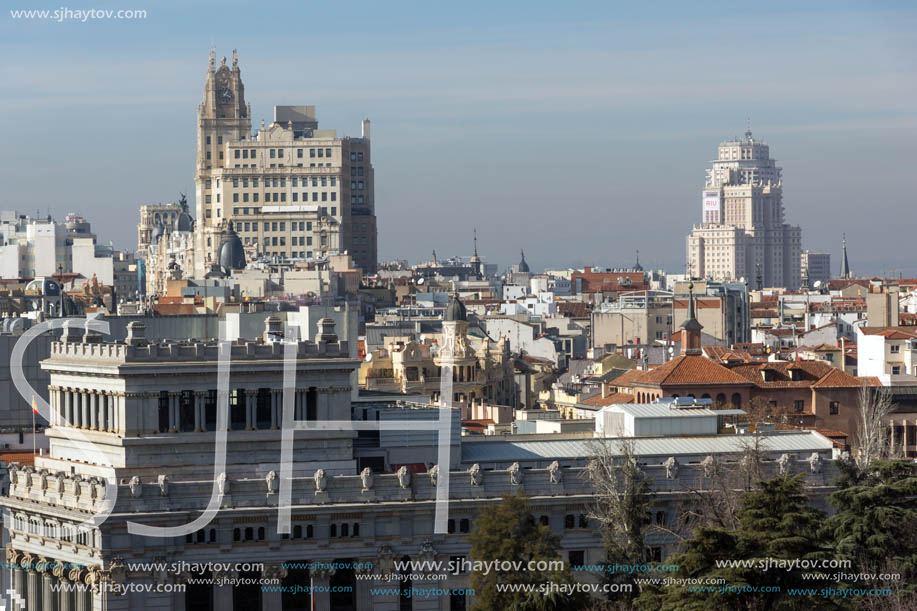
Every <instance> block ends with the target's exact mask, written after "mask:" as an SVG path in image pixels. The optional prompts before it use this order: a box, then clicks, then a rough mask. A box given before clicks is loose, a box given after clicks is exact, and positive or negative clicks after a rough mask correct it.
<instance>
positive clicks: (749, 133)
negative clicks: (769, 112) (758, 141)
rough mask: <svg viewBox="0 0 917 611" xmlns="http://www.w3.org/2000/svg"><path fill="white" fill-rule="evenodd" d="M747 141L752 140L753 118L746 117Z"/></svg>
mask: <svg viewBox="0 0 917 611" xmlns="http://www.w3.org/2000/svg"><path fill="white" fill-rule="evenodd" d="M745 139H746V140H751V118H750V117H745Z"/></svg>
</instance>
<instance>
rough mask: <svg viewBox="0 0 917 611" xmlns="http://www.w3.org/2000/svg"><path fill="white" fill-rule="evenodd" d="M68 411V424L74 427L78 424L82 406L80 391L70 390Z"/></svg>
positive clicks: (77, 426)
mask: <svg viewBox="0 0 917 611" xmlns="http://www.w3.org/2000/svg"><path fill="white" fill-rule="evenodd" d="M70 411H71V416H73V417H72V418H71V419H70V424H71V425H72V426H74V427H76V428H79V426H80V416H81V415H82V408H81V406H80V391H78V390H71V391H70Z"/></svg>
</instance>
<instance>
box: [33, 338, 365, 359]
mask: <svg viewBox="0 0 917 611" xmlns="http://www.w3.org/2000/svg"><path fill="white" fill-rule="evenodd" d="M284 348H285V344H282V343H279V342H268V343H264V342H256V341H234V342H232V344H231V355H232V360H256V359H282V358H283V354H284ZM218 356H219V344H218V342H216V341H206V342H202V341H190V342H174V341H165V342H153V343H145V344H142V345H130V344H123V343H115V342H102V343H99V342H72V341H61V342H54V343H52V344H51V360H55V359H65V358H66V359H93V360H102V361H115V362H124V363H128V362H155V361H216V360H217V359H218ZM296 356H297V357H298V358H309V357H312V358H332V357H337V358H341V357H343V358H347V357H348V356H349V354H348V346H347V342H346V341H336V342H325V341H315V342H311V341H301V342H298V344H297V351H296Z"/></svg>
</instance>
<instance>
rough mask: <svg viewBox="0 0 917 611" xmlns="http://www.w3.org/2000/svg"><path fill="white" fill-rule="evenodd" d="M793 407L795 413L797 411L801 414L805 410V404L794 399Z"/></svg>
mask: <svg viewBox="0 0 917 611" xmlns="http://www.w3.org/2000/svg"><path fill="white" fill-rule="evenodd" d="M793 406H794V407H795V408H796V411H797V412H802V410H804V409H805V406H806V402H805V401H803V400H802V399H796V400H795V401H794V402H793Z"/></svg>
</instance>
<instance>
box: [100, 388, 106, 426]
mask: <svg viewBox="0 0 917 611" xmlns="http://www.w3.org/2000/svg"><path fill="white" fill-rule="evenodd" d="M99 430H100V431H107V430H108V395H107V394H106V393H104V392H99Z"/></svg>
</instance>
